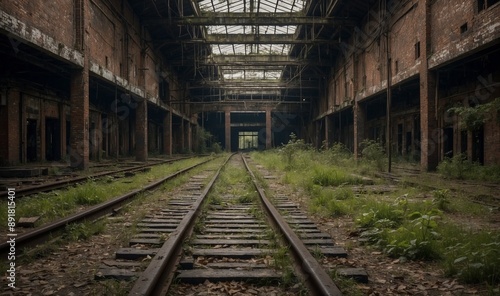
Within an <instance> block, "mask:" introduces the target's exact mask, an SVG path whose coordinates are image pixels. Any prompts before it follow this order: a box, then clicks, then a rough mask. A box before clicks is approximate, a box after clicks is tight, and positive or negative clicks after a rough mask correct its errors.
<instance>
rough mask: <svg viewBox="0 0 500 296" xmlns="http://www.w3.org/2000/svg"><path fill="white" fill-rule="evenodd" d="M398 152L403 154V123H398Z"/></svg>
mask: <svg viewBox="0 0 500 296" xmlns="http://www.w3.org/2000/svg"><path fill="white" fill-rule="evenodd" d="M398 154H399V155H403V125H402V124H398Z"/></svg>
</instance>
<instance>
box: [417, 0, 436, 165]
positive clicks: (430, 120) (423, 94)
mask: <svg viewBox="0 0 500 296" xmlns="http://www.w3.org/2000/svg"><path fill="white" fill-rule="evenodd" d="M431 2H432V1H431V0H426V1H425V6H424V9H425V22H423V23H424V24H425V35H424V39H423V40H422V41H421V42H420V43H421V48H422V49H423V50H422V56H421V57H420V58H421V64H420V130H421V141H420V149H421V155H420V166H421V169H422V170H423V171H428V170H434V169H435V168H436V167H437V165H438V161H439V156H438V155H439V153H438V142H439V141H440V140H441V137H440V133H439V130H438V121H437V118H436V117H437V116H436V100H437V98H436V74H435V73H434V72H432V71H430V70H429V68H428V62H427V59H428V57H429V56H430V55H431V5H432V4H431Z"/></svg>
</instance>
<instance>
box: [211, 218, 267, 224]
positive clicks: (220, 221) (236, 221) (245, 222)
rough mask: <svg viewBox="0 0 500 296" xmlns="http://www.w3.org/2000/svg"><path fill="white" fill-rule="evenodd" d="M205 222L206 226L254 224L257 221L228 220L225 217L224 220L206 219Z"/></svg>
mask: <svg viewBox="0 0 500 296" xmlns="http://www.w3.org/2000/svg"><path fill="white" fill-rule="evenodd" d="M205 222H206V223H207V224H212V223H213V224H226V223H231V224H256V223H258V222H259V220H257V219H235V218H230V217H227V218H226V219H224V220H222V219H220V220H219V219H206V220H205Z"/></svg>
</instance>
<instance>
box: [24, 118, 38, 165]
mask: <svg viewBox="0 0 500 296" xmlns="http://www.w3.org/2000/svg"><path fill="white" fill-rule="evenodd" d="M26 124H27V128H26V158H27V160H28V161H37V157H36V152H37V139H38V136H37V132H36V125H37V122H36V119H28V120H27V123H26Z"/></svg>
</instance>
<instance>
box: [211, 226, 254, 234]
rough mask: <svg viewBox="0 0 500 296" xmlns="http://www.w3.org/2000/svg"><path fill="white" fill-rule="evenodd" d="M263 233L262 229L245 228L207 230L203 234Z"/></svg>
mask: <svg viewBox="0 0 500 296" xmlns="http://www.w3.org/2000/svg"><path fill="white" fill-rule="evenodd" d="M210 232H213V233H261V232H262V229H244V228H215V227H214V228H205V229H203V233H210Z"/></svg>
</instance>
